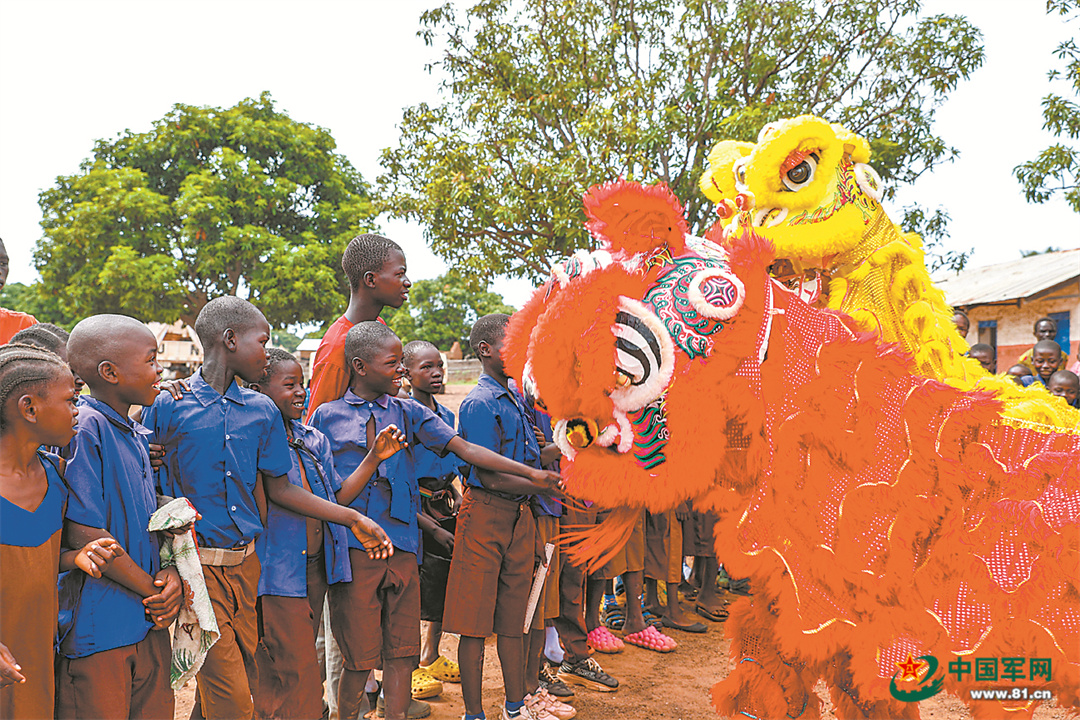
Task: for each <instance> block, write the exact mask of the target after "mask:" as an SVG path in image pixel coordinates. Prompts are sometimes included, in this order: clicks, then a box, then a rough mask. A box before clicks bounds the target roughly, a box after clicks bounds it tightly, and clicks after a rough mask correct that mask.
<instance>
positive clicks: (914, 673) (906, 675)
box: [896, 653, 923, 680]
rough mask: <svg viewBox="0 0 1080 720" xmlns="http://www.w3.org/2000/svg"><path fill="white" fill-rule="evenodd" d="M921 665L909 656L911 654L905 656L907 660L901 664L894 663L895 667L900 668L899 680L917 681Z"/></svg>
mask: <svg viewBox="0 0 1080 720" xmlns="http://www.w3.org/2000/svg"><path fill="white" fill-rule="evenodd" d="M922 666H923V664H922V663H921V662H919V661H917V660H915V658H913V657H912V656H911V653H908V654H907V660H905V661H904V662H902V663H896V667H898V668H900V679H901V680H918V679H919V671H920V670H922Z"/></svg>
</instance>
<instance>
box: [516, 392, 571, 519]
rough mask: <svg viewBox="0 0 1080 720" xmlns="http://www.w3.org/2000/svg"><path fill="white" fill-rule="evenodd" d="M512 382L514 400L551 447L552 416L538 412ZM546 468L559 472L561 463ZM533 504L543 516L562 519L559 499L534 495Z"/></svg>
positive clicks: (557, 462) (552, 435) (552, 437)
mask: <svg viewBox="0 0 1080 720" xmlns="http://www.w3.org/2000/svg"><path fill="white" fill-rule="evenodd" d="M510 382H511V386H510V387H511V388H513V391H514V399H516V400H517V401H518V402H519V403H520V404H521V407H522V408H524V410H525V415H526V418H527V419H528V421H529V422H530V423H531V424H532V425H535V426H536V427H538V428H540V432H542V433H543V434H544V439H545V440H547V442H548V444H549V445H550V444H551V443H552V441H553V439H554V437H555V435H554V433H553V431H552V428H551V416H550V415H548V414H547V413H546V412H544V411H543V410H538V409H537V408H536V407H535V406H534V405H533V404H532V403H530V402H529V401H528V400H527V399H526V398H525V395H524V394H523V393H522V392H521V390H520V389H518V387H517V385H514V384H513V382H514V381H513V380H511V381H510ZM537 445H538V446H539V443H537ZM545 467H547V468H548V469H549V470H556V471H557V470H558V469H559V461H558V460H556V461H555V462H553V463H551V464H550V465H547V466H545ZM532 503H533V508H534V509H535V510H536V512H538V513H539V514H541V515H550V516H551V517H562V514H563V506H562V503H560V502H559V500H558V498H553V497H549V496H547V495H533V496H532Z"/></svg>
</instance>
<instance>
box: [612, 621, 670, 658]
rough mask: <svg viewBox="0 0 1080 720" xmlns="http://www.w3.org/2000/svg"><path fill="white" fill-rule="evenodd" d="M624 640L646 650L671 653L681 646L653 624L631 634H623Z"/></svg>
mask: <svg viewBox="0 0 1080 720" xmlns="http://www.w3.org/2000/svg"><path fill="white" fill-rule="evenodd" d="M623 640H624V641H625V642H628V643H630V644H631V645H636V646H638V647H640V648H645V649H646V650H655V651H656V652H660V653H669V652H671V651H672V650H674V649H675V648H677V647H679V643H677V642H675V639H674V638H671V637H668V636H667V635H665V634H664V633H662V632H660V631H659V630H657V629H656V628H654V627H653V626H652V625H650V626H648V627H647V628H645V629H644V630H640V631H638V632H636V633H630V634H629V635H623Z"/></svg>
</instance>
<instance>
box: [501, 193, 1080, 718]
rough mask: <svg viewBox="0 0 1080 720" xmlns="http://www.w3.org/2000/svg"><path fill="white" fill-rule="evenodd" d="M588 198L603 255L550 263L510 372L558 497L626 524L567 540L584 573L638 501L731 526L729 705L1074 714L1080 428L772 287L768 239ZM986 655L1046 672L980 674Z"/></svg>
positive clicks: (721, 700) (655, 197)
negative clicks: (744, 588)
mask: <svg viewBox="0 0 1080 720" xmlns="http://www.w3.org/2000/svg"><path fill="white" fill-rule="evenodd" d="M585 205H586V212H587V214H588V215H589V216H590V219H591V220H590V223H589V225H588V227H589V229H590V231H591V232H592V233H593V235H594V236H595V237H596V238H597V240H598V241H599V244H600V249H599V250H597V251H595V252H592V253H586V252H579V253H578V254H576V255H575V256H573V257H571V258H568V259H566V260H565V261H563V262H561V263H559V264H557V265H556V266H555V267H554V268H553V271H552V277H551V279H550V280H549V281H548V282H547V283H546V284H545V285H544V286H543V287H541V288H540V289H538V290H537V291H536V293H535V294H534V296H533V297H532V299H531V300H530V301H529V303H528V304H527V305H526V307H525V308H524V309H523V310H522V311H521V312H519V313H517V314H515V316H514V317H513V319H512V321H511V324H510V327H509V328H508V330H507V337H506V341H505V343H504V350H503V353H504V358H505V360H506V363H507V368H508V370H509V371H510V372H511V374H512V375H514V376H515V377H516V378H518V380H519V382H520V385H521V387H523V388H524V389H525V391H526V393H527V394H529V395H531V396H532V397H533V398H535V402H536V403H537V404H538V405H539V406H541V407H543V408H544V409H545V410H546V411H547V412H548V413H549V414H550V415H551V416H552V418H553V422H554V424H555V441H556V442H557V443H558V444H559V447H560V448H561V449H562V451H563V454H564V458H563V465H562V468H563V471H562V474H563V476H564V478H565V481H566V483H567V487H568V490H569V492H570V493H571V494H572V495H573V496H574V497H578V498H583V499H588V500H591V501H594V502H596V503H598V504H600V505H601V506H603V507H608V508H614V509H615V512H613V513H612V515H611V517H610V519H609V521H608V522H606V523H605V524H603V525H601V526H599V527H598V528H596V529H594V530H592V531H589V532H582V533H580V534H578V535H577V536H576V537H575V538H574V539H575V540H576V541H577V542H576V544H575V546H574V548H573V549H572V553H573V555H574V556H575V557H576V558H577V559H578V560H579V561H583V562H588V563H591V564H593V565H595V564H598V563H600V562H603V561H604V560H605V558H606V557H608V555H609V554H610V553H611V552H612V551H613V550H614V549H617V548H618V547H619V545H620V544H621V543H622V542H623V541H624V540H625V538H626V537H627V536H628V535H629V532H630V530H631V529H632V525H633V522H634V519H635V517H636V513H637V512H639V511H640V509H641V508H648V509H650V510H653V511H663V510H667V509H669V508H673V507H675V506H676V505H678V504H679V503H680V502H682V501H684V500H686V499H693V500H694V502H695V505H696V506H697V507H707V508H711V509H713V510H715V511H716V512H717V513H718V514H719V515H720V520H719V522H718V523H717V525H716V545H717V551H718V556H719V557H720V558H721V560H722V561H723V562H724V564H725V566H727V567H728V568H729V570H730V572H731V573H733V574H734V575H737V576H749V577H751V579H752V586H753V587H754V595H753V596H752V597H749V598H742V599H739V600H738V601H737V602H736V603H735V604H733V605H732V607H731V616H730V619H729V621H728V623H727V631H728V635H729V637H731V639H732V644H731V654H732V660H733V661H734V665H733V669H732V671H731V672H730V674H729V675H728V676H727V677H726V678H725V679H724V680H723V681H722V682H720V683H719V684H718V685H717V686H716V688H715V689H714V691H713V702H714V705H715V706H716V708H717V710H718V711H719V712H721V713H722V714H725V715H737V714H739V713H743V715H744V716H749V717H757V718H774V717H784V716H788V717H792V718H795V717H802V718H815V717H819V715H820V708H819V701H818V699H817V696H816V695H815V694H814V691H813V686H814V684H815V683H816V682H817V681H818V680H819V679H824V680H825V681H826V682H827V683H828V685H829V687H830V692H831V696H832V701H833V704H834V706H835V708H836V713H837V716H838V717H844V718H849V717H850V718H854V717H917V716H918V705H917V703H916V702H914V701H910V702H909V701H906V700H910V699H913V698H917V697H918V695H917V693H918V692H919V691H921V690H923V689H925V688H927V687H931V689H932V690H933V689H936V688H943V689H944V690H945V691H948V692H952V693H955V694H957V695H959V696H960V697H961V698H962V699H964V700H965V702H968V694H967V691H968V690H969V689H972V688H975V689H979V688H987V687H997V686H998V685H1002V684H1007V685H1009V686H1019V687H1025V688H1029V689H1030V690H1031V691H1034V690H1036V689H1049V690H1051V691H1052V692H1053V694H1054V696H1055V697H1056V698H1057V701H1058V702H1059V703H1060V704H1062V705H1065V706H1067V707H1070V708H1073V709H1080V698H1078V697H1077V690H1076V689H1077V687H1080V665H1078V662H1080V594H1078V591H1077V583H1078V577H1080V535H1078V520H1080V438H1077V436H1075V435H1065V434H1055V433H1049V432H1038V431H1036V430H1031V429H1024V428H1017V427H1013V426H1009V425H1005V424H1002V423H1001V422H1000V409H1001V408H1000V401H999V400H997V399H995V398H994V397H993V396H991V395H990V394H988V393H984V392H978V391H970V390H968V391H965V390H960V389H957V388H954V387H950V386H948V385H946V384H944V383H941V382H939V381H937V380H933V379H928V378H925V377H921V376H919V375H918V374H917V373H916V370H915V367H914V365H913V363H912V360H911V357H910V356H909V355H908V354H907V353H905V352H904V351H903V350H901V349H900V348H899V347H898V346H896V345H892V344H886V343H883V342H881V341H880V340H879V338H878V336H877V335H876V334H875V333H867V332H863V331H861V330H859V329H858V328H857V326H856V325H855V323H854V322H853V321H852V320H851V319H850V318H849V317H847V316H846V315H844V314H842V313H840V312H836V311H832V310H823V309H818V308H814V307H812V306H811V305H809V304H807V303H806V302H804V301H803V300H802V299H800V297H799V296H798V295H797V294H796V293H794V292H792V291H790V290H788V289H786V288H785V287H784V286H783V285H781V284H779V283H777V282H776V281H774V280H772V279H771V278H770V277H769V274H768V267H769V265H770V263H771V262H772V261H773V251H772V247H771V245H770V244H769V243H768V242H767V241H765V240H762V239H761V238H759V237H758V236H756V235H754V234H753V233H748V234H743V235H742V236H741V237H740V238H738V239H734V240H733V239H731V238H724V240H725V246H726V249H722V248H721V243H720V240H721V238H720V237H713V238H704V239H702V238H694V237H691V236H689V235H688V234H687V232H686V226H685V223H684V221H683V219H682V210H681V207H680V206H679V203H678V201H677V200H676V199H675V198H674V197H673V196H672V195H671V193H670V192H669V191H668V190H667V189H666V188H665V187H663V186H659V187H643V186H640V185H637V184H634V183H626V182H622V181H620V182H616V183H611V184H608V185H604V186H600V187H595V188H592V189H591V190H590V192H589V193H588V194H587V196H586V199H585ZM909 656H911V657H913V658H920V657H922V658H925V657H933V658H935V661H934V663H936V664H937V665H938V667H928V666H929V665H930V663H929V661H927V662H925V663H922V665H923V667H928V669H929V670H930V673H934V671H935V670H936V673H935V677H934V678H930V677H927V676H926V675H928V674H929V673H924V675H923V676H917V677H916V678H915V679H912V678H911V677H910V676H907V677H906V678H905V677H904V676H903V675H902V674H900V673H899V671H898V663H903V662H904V661H905V660H907V659H909ZM976 657H979V658H999V659H1000V658H1022V659H1024V660H1025V662H1028V661H1030V660H1031V659H1038V660H1039V661H1040V664H1038V665H1037V666H1036V667H1038V668H1040V670H1041V668H1042V667H1043V665H1042V664H1041V661H1042V660H1047V661H1048V664H1049V667H1050V668H1051V670H1050V672H1049V673H1042V672H1039V674H1038V675H1034V676H1030V675H1031V673H1029V672H1028V671H1027V667H1028V664H1030V663H1028V664H1025V666H1024V667H1025V672H1024V674H1023V677H1021V678H1017V679H1013V680H1009V681H1008V682H1003V683H998V684H996V685H995V684H994V683H990V684H988V683H986V682H985V681H981V680H980V681H976V678H975V674H974V665H975V658H976ZM954 662H959V663H963V662H967V663H969V664H970V666H971V668H972V669H971V670H970V671H969V672H968V673H967V674H964V673H963V672H957V673H950V672H949V663H954ZM962 667H963V666H962V664H961V665H957V666H956V668H957V670H962ZM931 681H933V682H936V683H937V685H932V683H931ZM905 693H906V694H905ZM1030 697H1031V695H1030V694H1029V698H1030ZM1036 705H1037V703H1036V702H1034V701H1032V700H1030V699H1029V700H1018V701H1015V702H1014V701H1008V702H1005V703H1004V704H1002V703H999V702H996V701H974V702H971V703H970V706H971V708H972V712H973V713H974V714H975V715H976V716H986V717H997V716H1000V715H1001V714H1002V712H1003V711H1005V710H1008V711H1010V714H1011V716H1016V717H1022V716H1029V715H1030V714H1031V712H1033V711H1034V708H1035V707H1036Z"/></svg>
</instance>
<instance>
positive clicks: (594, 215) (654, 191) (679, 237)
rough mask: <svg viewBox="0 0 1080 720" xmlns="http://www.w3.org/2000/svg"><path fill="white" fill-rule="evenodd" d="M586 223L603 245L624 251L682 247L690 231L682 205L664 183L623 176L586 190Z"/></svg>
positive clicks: (676, 251)
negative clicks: (587, 217) (649, 182)
mask: <svg viewBox="0 0 1080 720" xmlns="http://www.w3.org/2000/svg"><path fill="white" fill-rule="evenodd" d="M585 214H586V215H588V216H589V222H587V223H586V224H585V227H586V228H587V229H588V230H589V232H590V233H592V234H593V236H594V237H596V238H597V239H598V240H599V241H600V242H601V243H602V246H603V247H604V249H607V250H611V251H612V252H619V251H622V252H624V253H626V254H627V255H635V254H637V253H642V252H649V251H650V250H657V249H659V248H661V247H663V246H664V245H667V247H668V248H669V249H670V250H671V252H672V253H675V254H678V253H681V252H682V251H683V248H684V247H685V241H684V240H683V238H684V237H685V236H686V234H687V233H688V232H689V230H688V229H687V227H686V219H685V218H684V217H683V207H682V205H681V204H680V203H679V200H678V198H676V197H675V194H674V193H672V192H671V189H670V188H669V187H668V186H667V185H666V184H664V183H660V184H658V185H642V184H640V183H635V182H627V181H626V180H623V179H622V178H620V179H618V180H616V181H614V182H609V183H605V184H603V185H594V186H593V187H591V188H589V191H588V192H587V193H586V194H585Z"/></svg>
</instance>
